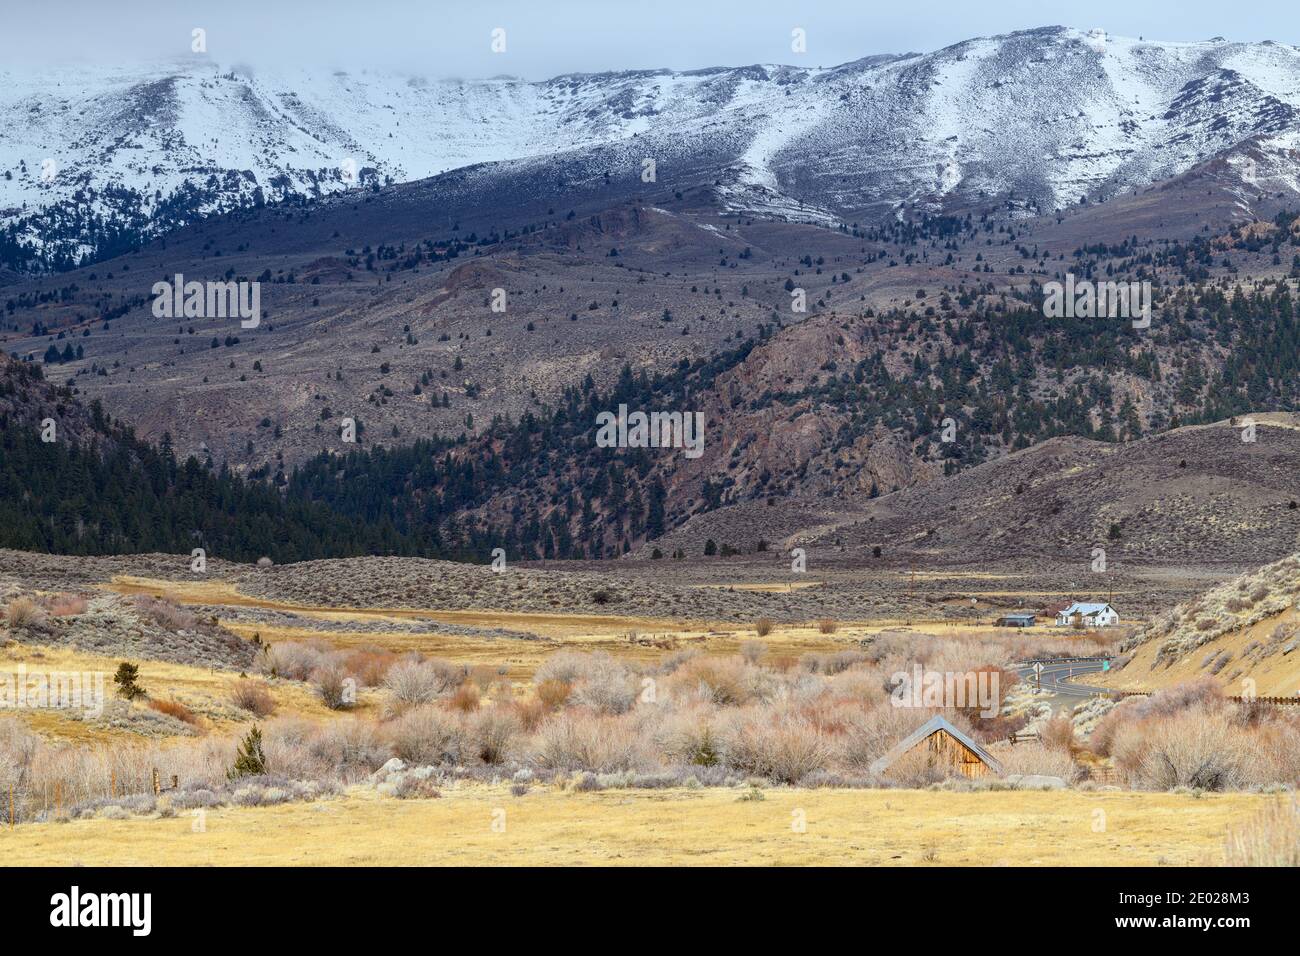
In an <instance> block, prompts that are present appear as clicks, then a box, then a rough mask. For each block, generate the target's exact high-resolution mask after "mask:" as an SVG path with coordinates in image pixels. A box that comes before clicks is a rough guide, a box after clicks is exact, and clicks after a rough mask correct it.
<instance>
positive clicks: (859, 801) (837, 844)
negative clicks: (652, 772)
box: [0, 785, 1273, 867]
mask: <svg viewBox="0 0 1300 956" xmlns="http://www.w3.org/2000/svg"><path fill="white" fill-rule="evenodd" d="M761 792H762V794H763V797H764V798H763V799H762V800H747V799H740V797H741V796H742V794H738V793H737V791H736V790H734V789H701V790H690V789H673V790H607V791H603V792H598V793H577V792H573V791H569V790H561V789H559V788H552V787H542V788H537V789H534V790H532V791H530V792H529V793H527V794H525V795H524V796H522V797H514V796H512V795H511V794H510V793H509V791H508V789H507V788H506V787H504V786H486V785H468V786H464V787H462V788H459V789H449V790H445V791H444V792H443V796H442V797H441V798H439V799H423V800H396V799H392V798H386V797H381V796H379V795H377V794H376V793H375V792H374V791H368V790H360V789H354V790H352V791H350V792H349V793H348V794H347V795H346V796H345V797H342V798H339V799H335V800H326V801H323V802H319V803H306V804H304V803H296V804H285V805H281V806H274V807H257V808H231V809H221V810H209V811H207V813H206V816H205V818H204V820H203V832H195V824H196V818H194V817H192V816H191V814H190V813H181V814H179V815H177V816H176V817H174V818H164V819H134V820H120V821H119V820H99V819H96V820H77V821H73V822H69V823H42V824H29V825H25V826H19V827H17V828H15V829H13V830H8V829H6V830H2V831H0V854H2V858H3V859H4V861H5V863H6V864H9V865H19V866H42V865H46V866H76V865H85V866H94V865H118V866H130V865H144V866H148V865H213V866H249V865H277V866H322V865H366V864H371V865H390V866H391V865H487V866H495V865H502V866H505V865H543V864H549V865H557V864H558V865H611V866H685V865H712V866H725V865H771V866H799V865H809V864H818V865H870V866H916V865H921V866H925V865H935V866H1108V867H1109V866H1143V865H1146V866H1151V865H1170V866H1183V865H1195V864H1215V863H1219V862H1221V861H1222V856H1223V848H1224V841H1225V838H1226V836H1227V833H1228V831H1229V829H1230V828H1231V826H1232V825H1234V824H1235V823H1237V822H1239V821H1241V820H1243V819H1245V818H1248V817H1250V816H1251V815H1253V814H1254V813H1255V812H1256V811H1257V810H1259V809H1261V808H1263V807H1264V805H1265V803H1266V802H1267V801H1268V800H1270V799H1273V798H1269V797H1263V796H1257V795H1248V794H1205V795H1203V796H1201V797H1200V798H1196V797H1193V796H1191V795H1179V794H1170V793H1119V792H1029V791H1018V792H1008V791H1002V792H984V793H950V792H936V791H910V790H883V791H882V790H832V789H825V790H797V789H789V788H774V789H768V790H764V791H761ZM800 820H802V821H803V822H804V828H803V832H799V829H798V823H799V821H800Z"/></svg>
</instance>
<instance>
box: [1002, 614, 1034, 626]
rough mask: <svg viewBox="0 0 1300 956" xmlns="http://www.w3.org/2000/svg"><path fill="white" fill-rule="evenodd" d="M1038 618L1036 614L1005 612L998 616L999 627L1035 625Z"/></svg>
mask: <svg viewBox="0 0 1300 956" xmlns="http://www.w3.org/2000/svg"><path fill="white" fill-rule="evenodd" d="M1037 620H1038V616H1037V615H1035V614H1022V613H1019V612H1017V613H1015V614H1004V615H1002V616H1001V617H1000V618H998V627H1033V626H1034V623H1035V622H1036V621H1037Z"/></svg>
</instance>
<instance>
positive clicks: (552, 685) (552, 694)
mask: <svg viewBox="0 0 1300 956" xmlns="http://www.w3.org/2000/svg"><path fill="white" fill-rule="evenodd" d="M570 691H571V688H570V686H569V683H568V681H563V680H557V679H555V678H552V679H550V680H544V681H542V682H541V683H540V684H538V685H537V699H538V700H539V701H541V702H542V705H543V706H544V707H546V709H547V710H555V709H557V708H559V707H563V706H564V705H565V704H566V703H567V702H568V700H569V693H570Z"/></svg>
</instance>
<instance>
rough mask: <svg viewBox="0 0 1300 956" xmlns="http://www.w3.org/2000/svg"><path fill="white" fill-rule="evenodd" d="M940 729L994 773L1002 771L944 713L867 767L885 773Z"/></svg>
mask: <svg viewBox="0 0 1300 956" xmlns="http://www.w3.org/2000/svg"><path fill="white" fill-rule="evenodd" d="M940 730H942V731H946V732H947V733H949V734H951V735H952V736H953V737H956V738H957V739H958V740H959V741H961V743H962V744H964V745H965V746H966V747H967V748H969V749H970V750H971V751H972V752H973V753H974V754H975V756H977V757H979V758H980V760H982V761H984V763H985V764H987V765H988V767H989V769H990V770H992V771H993V772H994V773H998V774H1000V773H1002V764H1000V763H998V762H997V760H995V759H994V758H993V756H992V755H991V754H990V753H989V752H988V751H987V750H985V749H984V748H983V747H981V746H980V745H979V744H977V743H976V742H975V741H973V740H971V739H970V738H969V737H967V736H966V735H965V734H964V733H962V732H961V731H960V730H958V729H957V728H956V727H954V726H953V725H952V724H950V723H948V721H947V720H945V719H944V717H943V715H942V714H935V715H934V716H933V717H931V718H930V719H929V720H927V721H926V722H925V723H924V724H922V725H921V726H920V727H917V728H916V730H914V731H912V732H911V733H910V734H908V735H907V736H906V737H904V738H903V739H902V740H900V741H899V742H898V743H896V744H894V746H893V747H891V748H890V749H889V753H887V754H885V755H884V756H883V757H880V758H879V759H877V760H875V761H874V762H873V763H872V764H871V766H870V767H869V768H867V769H868V770H870V771H871V773H883V772H884V771H885V770H888V769H889V765H890V764H892V763H893V762H894V761H895V760H897V759H898V758H899V757H901V756H903V754H905V753H907V752H908V751H909V750H911V749H912V748H913V747H915V746H916V745H917V744H919V743H920V742H921V741H922V740H925V739H926V738H927V737H929V736H930V735H931V734H934V733H937V732H938V731H940Z"/></svg>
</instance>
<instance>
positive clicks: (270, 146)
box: [0, 27, 1300, 267]
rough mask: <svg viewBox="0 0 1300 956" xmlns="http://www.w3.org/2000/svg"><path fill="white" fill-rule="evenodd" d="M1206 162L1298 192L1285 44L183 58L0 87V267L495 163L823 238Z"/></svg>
mask: <svg viewBox="0 0 1300 956" xmlns="http://www.w3.org/2000/svg"><path fill="white" fill-rule="evenodd" d="M584 156H588V157H591V160H590V161H586V162H584ZM1215 157H1221V158H1223V159H1224V160H1225V164H1226V168H1229V169H1232V170H1235V171H1236V172H1237V173H1238V174H1239V175H1240V178H1241V180H1242V182H1243V184H1246V185H1247V186H1249V187H1250V188H1253V189H1258V190H1261V191H1268V192H1272V193H1278V192H1289V193H1296V192H1298V191H1300V159H1298V158H1297V157H1300V49H1297V48H1295V47H1291V46H1285V45H1282V44H1277V43H1272V42H1265V43H1256V44H1248V43H1237V42H1227V41H1223V40H1220V39H1215V40H1209V41H1205V42H1196V43H1168V42H1153V41H1146V40H1139V39H1125V38H1119V37H1111V36H1106V35H1104V34H1102V33H1100V32H1098V31H1092V32H1082V31H1078V30H1073V29H1068V28H1062V27H1048V28H1043V29H1039V30H1032V31H1025V32H1020V33H1014V34H1009V35H1005V36H998V37H992V38H986V39H975V40H970V41H967V42H964V43H959V44H957V45H955V46H951V47H948V48H946V49H943V50H940V51H938V52H935V53H928V54H908V55H902V56H875V57H869V58H867V59H863V60H858V61H854V62H852V63H846V64H843V65H841V66H837V67H833V68H826V69H821V68H803V67H798V66H749V67H739V68H715V69H705V70H696V71H689V72H672V71H666V70H664V71H638V72H626V73H605V74H580V75H578V74H575V75H566V76H559V77H555V78H553V79H550V80H546V81H543V82H525V81H522V80H516V79H510V78H495V79H488V80H473V81H462V80H447V79H434V78H432V77H428V78H426V77H420V76H412V75H397V74H392V73H377V72H361V73H341V72H309V71H303V70H296V71H290V70H284V71H267V70H259V71H257V72H255V73H252V72H249V71H247V70H239V71H236V70H231V69H228V68H224V67H222V66H219V65H217V64H214V63H211V62H208V61H205V60H199V59H195V60H193V61H186V62H184V63H167V64H158V65H152V66H143V67H112V68H109V67H102V68H76V69H58V70H48V71H42V72H18V71H14V70H0V254H2V256H3V261H0V265H10V266H15V265H17V266H19V267H40V266H42V265H46V266H48V265H51V264H54V265H69V264H72V263H75V261H77V260H78V259H79V258H80V257H82V256H86V255H97V256H103V255H106V254H110V253H112V252H114V251H117V249H119V248H120V247H122V246H124V245H129V244H130V243H131V242H133V241H137V240H138V239H139V237H141V236H145V235H150V234H153V233H160V232H165V231H166V230H168V229H171V228H174V227H175V226H177V225H180V224H183V223H184V222H186V221H188V220H190V219H192V218H194V217H195V216H201V215H207V214H211V213H215V212H222V211H226V210H230V209H233V208H238V207H241V206H245V205H249V204H254V203H258V202H275V201H279V200H282V199H285V198H286V197H291V196H303V197H313V196H319V195H323V194H328V193H332V192H337V191H340V190H344V189H350V188H359V187H360V188H364V187H366V186H369V185H374V184H383V183H388V182H404V181H410V180H416V179H422V178H426V177H431V176H437V175H439V174H441V173H444V172H447V171H449V170H454V169H458V168H461V167H466V166H470V165H473V164H484V163H498V162H502V161H515V162H514V163H513V164H511V165H512V166H513V168H515V169H518V166H519V161H523V162H524V163H525V164H526V165H528V166H530V167H532V166H535V165H536V164H538V163H541V164H546V163H549V162H554V161H557V160H563V162H564V163H565V164H566V167H565V168H566V170H567V171H568V173H569V175H571V174H572V170H573V169H574V168H575V164H576V168H579V169H582V170H584V171H585V172H584V175H587V176H590V177H592V178H595V177H599V176H602V175H604V174H605V173H609V172H611V168H610V167H611V166H613V167H616V168H614V169H613V170H612V171H613V172H615V173H617V174H619V175H621V176H626V175H629V174H631V173H638V172H640V170H641V169H642V168H643V166H644V161H645V160H647V159H653V160H654V163H655V174H656V177H657V180H658V181H661V182H664V183H668V184H671V183H673V182H674V177H675V176H677V175H679V174H680V173H681V171H682V170H683V169H686V168H689V169H690V170H691V171H692V174H693V175H696V176H697V177H699V176H700V175H702V174H704V173H707V175H708V176H709V177H710V180H711V182H713V183H715V184H717V187H718V194H719V195H720V196H721V198H722V201H723V202H724V203H725V204H726V205H728V206H730V207H732V208H736V209H744V210H749V211H753V212H756V213H760V214H764V213H765V214H771V215H778V216H785V217H790V218H798V219H807V220H812V221H825V222H827V223H832V222H839V221H845V220H860V219H864V218H869V217H871V216H872V215H883V214H887V213H888V212H890V211H891V210H894V209H896V208H897V207H898V206H900V205H902V204H909V203H915V204H918V205H921V206H923V207H928V208H943V207H945V206H959V205H961V204H969V203H973V202H975V203H977V202H979V201H981V200H985V199H989V198H993V197H998V198H1007V197H1010V198H1012V199H1013V200H1014V201H1017V202H1018V203H1019V204H1021V206H1022V207H1023V208H1025V209H1031V210H1037V211H1042V212H1048V211H1051V210H1052V209H1054V208H1060V207H1065V206H1068V205H1072V204H1077V203H1078V202H1080V200H1082V199H1084V198H1086V199H1088V200H1089V201H1096V200H1105V199H1106V198H1109V197H1110V196H1113V195H1115V194H1117V193H1120V192H1124V191H1131V190H1132V189H1134V188H1137V187H1141V186H1143V185H1146V184H1149V183H1152V182H1156V181H1159V180H1161V179H1165V178H1168V177H1170V176H1174V175H1178V174H1180V173H1182V172H1185V171H1187V170H1188V169H1190V168H1192V167H1193V166H1195V165H1196V164H1198V163H1201V162H1204V161H1206V160H1208V159H1211V158H1215ZM489 172H490V171H489ZM24 249H25V250H29V251H27V252H24V251H22V250H24ZM24 257H26V259H27V261H26V262H24V261H23V260H24Z"/></svg>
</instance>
